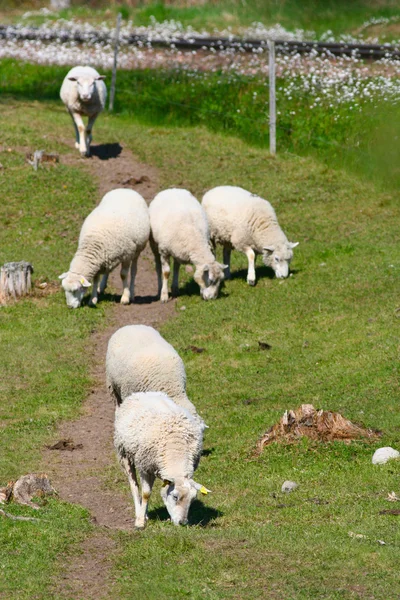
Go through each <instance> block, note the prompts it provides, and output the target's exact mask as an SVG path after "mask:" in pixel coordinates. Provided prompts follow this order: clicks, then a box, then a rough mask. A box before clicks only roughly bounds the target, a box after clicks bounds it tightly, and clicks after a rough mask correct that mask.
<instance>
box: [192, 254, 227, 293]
mask: <svg viewBox="0 0 400 600" xmlns="http://www.w3.org/2000/svg"><path fill="white" fill-rule="evenodd" d="M226 268H227V265H222V264H220V263H219V262H217V261H213V262H210V263H208V264H206V265H201V266H199V267H197V269H196V271H195V274H194V279H195V281H196V283H198V284H199V286H200V294H201V297H202V298H203V300H215V298H216V297H217V296H218V291H219V286H220V285H221V283H222V281H223V280H224V270H225V269H226Z"/></svg>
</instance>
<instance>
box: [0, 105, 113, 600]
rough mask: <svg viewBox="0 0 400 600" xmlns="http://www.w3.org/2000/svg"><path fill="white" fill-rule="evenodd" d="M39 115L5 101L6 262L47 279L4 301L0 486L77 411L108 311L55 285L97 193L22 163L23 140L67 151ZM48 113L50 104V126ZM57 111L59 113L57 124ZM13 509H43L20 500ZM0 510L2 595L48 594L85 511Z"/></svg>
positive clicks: (75, 178) (0, 109)
mask: <svg viewBox="0 0 400 600" xmlns="http://www.w3.org/2000/svg"><path fill="white" fill-rule="evenodd" d="M41 114H42V115H43V109H42V108H41V107H40V106H39V105H37V106H36V107H35V108H33V109H31V112H30V113H29V114H27V113H25V115H24V109H23V108H22V107H21V108H19V107H17V106H16V105H15V104H13V105H11V104H9V103H0V115H1V117H0V118H1V122H2V125H1V127H0V129H1V140H2V143H3V144H4V145H3V146H2V151H1V152H0V162H1V164H2V165H3V169H2V171H1V173H0V185H1V189H0V194H1V200H2V201H1V206H0V221H1V230H0V239H1V244H0V264H4V263H5V262H7V261H12V260H23V259H25V260H29V261H30V262H32V264H33V266H34V270H35V272H34V276H33V278H34V280H35V282H36V283H37V284H38V283H40V282H47V283H48V286H47V288H46V289H45V290H40V289H39V288H37V287H36V288H35V290H34V293H33V295H32V297H31V298H29V299H27V300H25V301H21V302H19V303H18V304H15V305H12V304H11V305H10V306H8V307H7V308H4V307H3V308H1V309H0V346H1V376H0V395H1V403H0V482H1V483H0V485H4V484H6V483H7V481H9V480H11V479H16V478H18V477H19V476H20V475H21V474H24V473H27V472H30V471H36V470H37V469H38V468H39V465H40V460H41V456H40V451H41V448H42V447H43V445H44V443H46V441H49V440H50V439H52V434H53V431H54V425H55V424H56V423H57V422H59V421H60V419H65V418H71V417H72V416H73V415H76V414H77V413H78V411H79V408H80V405H81V402H82V399H83V398H84V396H85V393H86V390H87V387H88V385H89V384H90V381H89V379H88V358H87V353H86V352H85V346H86V344H87V340H88V337H89V335H90V333H91V332H92V331H93V329H95V328H97V327H102V326H103V323H104V315H105V310H104V305H103V306H101V305H100V306H99V309H98V310H96V311H90V310H86V311H81V312H80V313H79V314H78V313H76V312H73V311H68V310H67V309H66V305H65V299H64V298H63V296H62V294H61V293H60V292H59V291H58V288H59V283H58V279H57V276H58V275H59V274H60V273H62V272H63V271H64V270H65V269H66V268H67V267H68V264H69V260H70V257H72V255H73V252H74V249H75V245H76V239H77V233H78V231H79V228H80V225H81V222H82V219H83V218H84V216H85V215H86V214H87V213H88V212H89V210H91V208H92V207H93V206H94V203H95V201H96V194H95V186H94V183H93V182H92V181H90V180H89V179H88V176H87V175H86V174H84V172H83V171H82V170H81V169H77V168H70V167H66V166H63V165H60V166H58V167H57V168H54V169H51V168H48V169H39V170H38V171H37V172H34V171H33V169H32V167H30V166H29V165H28V164H27V163H26V160H25V154H24V149H26V150H28V149H31V150H32V149H37V148H39V147H43V145H45V146H46V148H47V149H48V151H52V150H59V151H61V152H65V147H64V148H63V147H61V146H60V144H59V143H57V141H56V136H54V137H51V139H47V138H46V136H45V135H43V132H44V131H46V128H45V123H44V122H43V121H40V115H41ZM51 115H52V111H51V109H50V110H49V111H48V112H47V116H46V120H47V119H49V120H48V126H50V123H52V116H51ZM59 117H60V115H59V113H58V112H57V124H60V123H62V119H60V118H59ZM36 119H37V122H36V125H35V123H34V122H35V120H36ZM44 138H45V139H44ZM55 292H56V293H55ZM10 510H11V512H13V513H15V514H24V515H25V516H27V515H30V516H35V517H37V516H38V515H36V514H35V511H33V510H31V509H21V508H20V507H17V506H16V507H14V506H13V507H12V508H11V509H10ZM0 518H1V526H0V538H1V543H0V545H1V549H0V565H1V573H2V576H1V577H0V597H2V598H3V597H4V598H14V597H15V598H16V597H18V598H39V597H42V596H41V595H40V594H41V593H44V594H45V597H47V593H48V592H47V591H44V590H43V581H47V582H50V581H51V577H53V576H55V574H56V573H57V572H58V567H57V565H56V563H55V560H56V559H57V558H58V557H59V556H60V554H61V553H65V554H68V552H70V549H71V548H73V547H74V543H75V542H77V541H79V540H81V539H82V538H83V537H84V535H85V534H86V533H87V532H88V531H89V530H90V527H91V526H90V521H89V515H88V514H87V513H86V512H85V511H84V510H82V509H80V508H79V507H72V506H69V505H67V504H62V503H60V502H58V501H56V500H51V501H50V502H49V503H48V504H47V505H46V506H45V507H44V508H43V510H42V511H41V513H40V515H39V516H38V519H39V521H38V522H27V523H16V522H13V521H11V520H9V519H5V518H4V517H0ZM59 566H60V567H61V564H60V565H59Z"/></svg>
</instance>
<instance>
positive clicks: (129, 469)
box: [119, 456, 141, 523]
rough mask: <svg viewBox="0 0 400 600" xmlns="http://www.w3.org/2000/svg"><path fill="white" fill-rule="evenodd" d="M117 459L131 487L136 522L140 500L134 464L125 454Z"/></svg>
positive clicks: (139, 509)
mask: <svg viewBox="0 0 400 600" xmlns="http://www.w3.org/2000/svg"><path fill="white" fill-rule="evenodd" d="M119 461H120V463H121V466H122V468H123V469H124V471H125V473H126V474H127V476H128V481H129V487H130V488H131V492H132V497H133V502H134V504H135V523H136V520H137V518H138V515H140V514H141V513H140V511H141V501H140V492H139V485H138V482H137V479H136V471H135V465H134V463H133V462H132V461H129V460H128V459H127V458H126V457H125V456H124V457H120V459H119Z"/></svg>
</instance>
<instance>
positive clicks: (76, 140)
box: [68, 110, 79, 150]
mask: <svg viewBox="0 0 400 600" xmlns="http://www.w3.org/2000/svg"><path fill="white" fill-rule="evenodd" d="M68 112H69V114H70V115H71V119H72V122H73V124H74V129H75V148H76V149H77V150H79V131H78V126H77V124H76V123H75V119H74V115H73V113H72V112H71V111H70V110H69V111H68Z"/></svg>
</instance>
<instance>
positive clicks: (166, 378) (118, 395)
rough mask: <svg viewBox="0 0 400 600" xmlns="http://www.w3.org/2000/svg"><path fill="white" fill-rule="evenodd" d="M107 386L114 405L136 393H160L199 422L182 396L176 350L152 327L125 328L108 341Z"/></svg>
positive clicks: (181, 374) (183, 379)
mask: <svg viewBox="0 0 400 600" xmlns="http://www.w3.org/2000/svg"><path fill="white" fill-rule="evenodd" d="M106 376H107V387H108V389H109V391H110V393H111V395H112V396H113V397H114V398H115V400H116V403H117V404H121V403H122V402H123V401H124V400H125V398H126V397H127V396H130V395H131V394H134V393H137V392H154V391H157V392H164V393H165V394H168V396H169V397H170V398H171V399H172V400H173V401H174V402H176V404H178V405H179V406H182V407H183V408H185V409H186V410H187V411H188V412H190V413H191V414H192V415H193V416H195V417H196V418H197V419H199V421H200V422H201V423H203V421H202V420H201V419H200V417H199V416H198V414H197V412H196V408H195V407H194V405H193V404H192V403H191V402H190V400H189V398H188V397H187V395H186V372H185V367H184V364H183V361H182V359H181V357H180V356H179V354H178V353H177V352H176V350H175V349H174V348H173V347H172V346H171V344H169V343H168V342H167V341H166V340H164V338H163V337H162V336H161V335H160V334H159V333H158V331H156V330H155V329H153V328H152V327H148V326H147V325H126V326H125V327H121V328H120V329H118V330H117V331H116V332H115V333H114V334H113V335H112V336H111V338H110V340H109V342H108V347H107V357H106Z"/></svg>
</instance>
